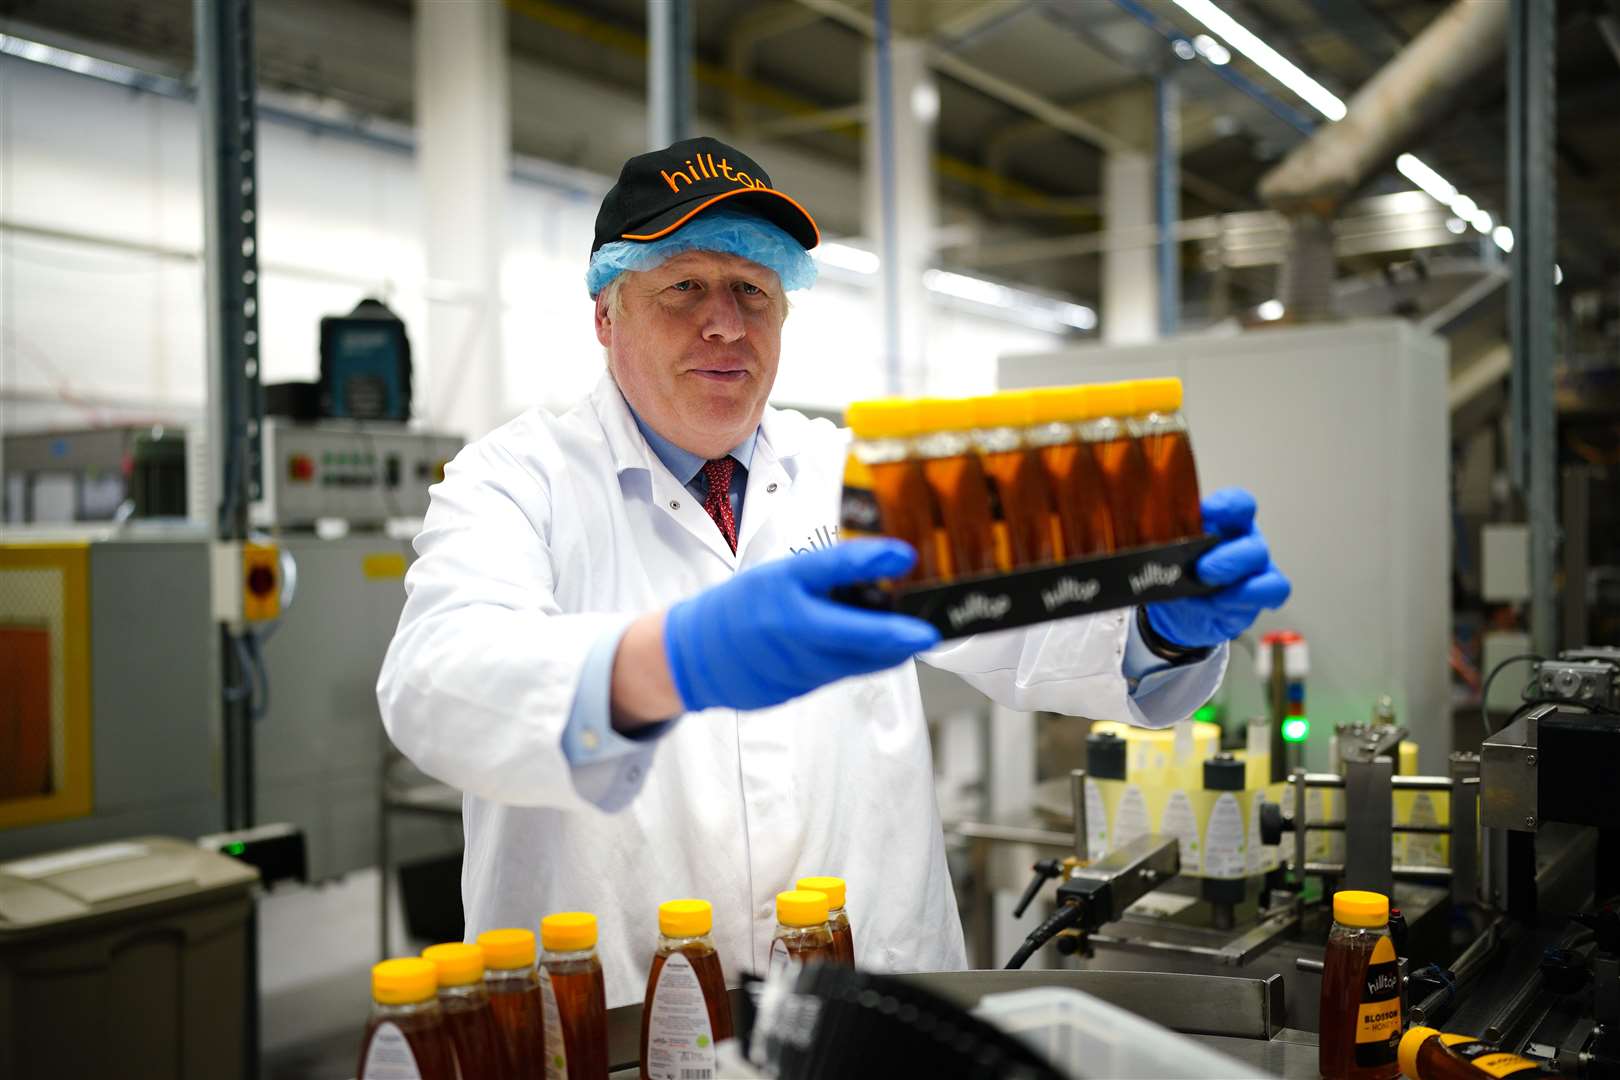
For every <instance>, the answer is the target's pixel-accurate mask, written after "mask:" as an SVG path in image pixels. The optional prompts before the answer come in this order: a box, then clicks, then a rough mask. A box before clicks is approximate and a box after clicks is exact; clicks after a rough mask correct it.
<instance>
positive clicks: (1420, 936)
mask: <svg viewBox="0 0 1620 1080" xmlns="http://www.w3.org/2000/svg"><path fill="white" fill-rule="evenodd" d="M1277 670H1278V672H1279V675H1278V678H1279V680H1281V678H1282V677H1283V676H1282V675H1281V666H1280V665H1279V667H1278V668H1277ZM1524 697H1525V704H1524V706H1523V707H1522V708H1521V709H1519V711H1518V712H1517V713H1516V714H1514V716H1513V718H1512V719H1511V721H1510V722H1509V723H1508V724H1506V725H1505V726H1504V727H1503V728H1502V729H1501V730H1498V731H1495V732H1493V733H1491V734H1490V735H1489V736H1488V737H1487V738H1486V740H1485V742H1484V744H1483V746H1482V748H1481V752H1480V753H1478V754H1474V753H1460V752H1459V753H1454V754H1451V755H1450V760H1449V768H1448V771H1447V774H1446V775H1444V776H1422V775H1413V774H1411V773H1410V772H1408V771H1406V770H1403V769H1402V764H1403V759H1404V760H1405V763H1406V764H1407V766H1408V767H1410V765H1411V763H1412V762H1413V761H1415V757H1416V755H1415V754H1413V753H1410V752H1403V749H1402V748H1403V745H1406V746H1409V743H1407V742H1406V740H1407V737H1408V733H1407V730H1406V729H1405V728H1404V727H1402V726H1401V725H1399V724H1398V723H1395V722H1393V718H1392V717H1390V716H1389V715H1388V706H1387V702H1385V703H1383V704H1382V715H1378V714H1377V713H1375V715H1374V717H1373V718H1372V720H1371V721H1370V722H1368V723H1366V724H1359V725H1354V726H1345V727H1341V728H1339V729H1337V730H1336V732H1335V737H1334V740H1333V741H1334V746H1333V748H1332V757H1333V759H1334V760H1335V761H1336V762H1337V763H1338V768H1337V770H1336V771H1332V772H1312V771H1309V770H1307V769H1305V768H1304V767H1302V766H1300V765H1298V764H1293V765H1290V764H1289V762H1288V760H1287V755H1286V752H1285V755H1284V757H1283V759H1282V760H1280V761H1278V763H1277V764H1278V767H1277V769H1276V773H1275V775H1277V776H1279V779H1278V780H1277V781H1271V777H1270V775H1259V776H1257V775H1256V768H1255V765H1256V763H1257V760H1258V762H1259V763H1261V768H1262V769H1265V770H1267V771H1268V772H1269V768H1270V763H1269V762H1266V761H1265V759H1266V757H1267V755H1266V754H1264V753H1255V752H1254V751H1257V750H1264V749H1265V748H1264V746H1263V745H1261V746H1257V745H1256V740H1254V739H1253V738H1251V741H1250V749H1251V753H1250V754H1248V755H1243V756H1246V757H1247V758H1248V760H1247V761H1243V760H1241V758H1240V757H1239V756H1236V755H1230V754H1216V755H1212V756H1210V757H1208V758H1206V759H1205V761H1204V762H1203V766H1204V768H1203V772H1204V777H1205V780H1206V781H1207V782H1206V784H1205V785H1204V787H1205V790H1204V791H1202V792H1173V793H1172V799H1173V798H1175V797H1184V796H1187V795H1194V796H1196V795H1198V794H1203V795H1205V796H1213V797H1214V801H1216V802H1218V801H1219V800H1220V798H1221V796H1222V795H1235V796H1237V800H1236V801H1237V802H1238V803H1239V804H1240V805H1242V806H1244V807H1245V808H1246V809H1247V810H1248V811H1249V812H1248V814H1247V819H1246V820H1245V821H1244V826H1245V829H1246V830H1247V836H1246V837H1245V840H1249V841H1254V840H1257V841H1258V842H1259V845H1260V852H1259V853H1254V852H1253V851H1252V850H1250V851H1245V852H1244V853H1243V855H1244V858H1243V861H1242V862H1241V867H1242V870H1243V872H1242V873H1228V872H1226V867H1223V866H1222V865H1221V861H1220V856H1219V854H1218V853H1217V852H1215V851H1214V848H1215V847H1216V846H1217V845H1215V844H1212V843H1211V842H1210V837H1211V836H1212V835H1215V834H1217V833H1218V832H1219V830H1218V829H1216V830H1209V829H1206V830H1204V831H1203V832H1201V833H1194V834H1193V835H1194V836H1195V837H1196V839H1194V840H1192V841H1191V842H1189V841H1188V839H1187V836H1186V835H1182V836H1180V837H1178V836H1176V835H1172V834H1171V829H1172V828H1174V825H1173V823H1172V824H1171V825H1166V824H1165V822H1166V821H1167V820H1169V819H1170V817H1172V816H1173V815H1166V814H1165V813H1164V812H1163V810H1162V809H1161V811H1160V812H1159V814H1158V816H1157V817H1156V818H1154V817H1153V816H1152V815H1151V814H1150V817H1149V820H1150V821H1152V822H1155V823H1156V826H1157V828H1158V829H1160V830H1161V831H1155V832H1146V833H1138V834H1136V835H1134V836H1126V837H1124V838H1123V842H1117V843H1116V842H1114V841H1115V838H1117V837H1119V836H1120V829H1119V827H1118V826H1119V824H1120V822H1121V820H1122V819H1126V818H1129V817H1130V816H1131V812H1130V810H1129V808H1128V804H1127V800H1125V799H1121V798H1119V797H1117V795H1115V794H1113V793H1110V792H1109V791H1108V788H1109V786H1110V785H1119V786H1124V785H1125V784H1127V783H1129V781H1130V780H1131V779H1132V776H1131V772H1130V769H1129V768H1127V769H1126V770H1125V774H1124V776H1123V777H1121V776H1120V771H1121V770H1120V768H1119V758H1120V757H1121V754H1120V747H1119V746H1117V745H1116V743H1118V742H1119V741H1121V740H1118V739H1117V736H1115V735H1114V734H1113V733H1112V732H1111V731H1109V730H1107V729H1106V728H1105V729H1104V730H1103V731H1102V732H1101V733H1095V732H1094V734H1093V735H1092V736H1091V738H1090V740H1089V742H1088V761H1087V766H1088V767H1087V769H1077V770H1074V771H1073V773H1072V774H1071V775H1070V777H1069V778H1068V787H1069V793H1070V796H1071V797H1070V800H1069V802H1070V808H1069V809H1070V813H1072V816H1073V822H1074V829H1073V832H1072V834H1065V833H1059V832H1056V831H1055V830H1053V831H1045V830H1036V829H1024V830H1017V829H1003V830H1001V831H1000V832H999V833H998V832H997V829H996V828H995V827H993V826H971V825H967V826H961V827H959V829H958V832H959V833H960V834H961V835H964V836H966V837H968V838H969V839H970V840H974V839H977V840H979V841H982V842H986V843H989V844H994V843H997V842H1011V843H1015V844H1021V845H1028V844H1034V845H1045V844H1050V845H1054V846H1055V844H1056V843H1063V844H1065V845H1066V846H1067V847H1068V854H1067V855H1066V857H1063V858H1051V859H1044V860H1041V861H1038V862H1036V863H1035V865H1034V879H1033V880H1032V881H1031V882H1030V884H1029V887H1028V888H1027V889H1026V891H1025V893H1024V895H1023V897H1022V899H1021V902H1020V904H1019V906H1018V912H1017V913H1018V914H1020V915H1021V914H1023V911H1024V909H1025V908H1026V907H1028V906H1030V905H1031V904H1032V903H1033V902H1034V900H1035V899H1036V898H1037V897H1038V896H1040V895H1041V894H1042V893H1043V892H1044V891H1046V890H1045V885H1046V883H1047V882H1048V881H1049V880H1053V879H1055V881H1056V888H1055V895H1053V896H1052V900H1053V903H1052V906H1051V914H1050V915H1049V916H1048V917H1046V918H1044V919H1041V920H1039V924H1038V925H1037V926H1036V927H1035V928H1034V929H1033V930H1032V931H1031V932H1030V933H1029V935H1028V937H1027V939H1026V940H1025V941H1024V942H1023V944H1022V945H1021V946H1020V947H1019V948H1018V949H1017V951H1016V952H1015V953H1014V955H1013V956H1012V957H1011V959H1010V960H1009V961H1007V963H1006V967H1008V968H1012V969H1017V968H1021V967H1023V966H1024V965H1025V964H1026V962H1028V961H1030V959H1031V958H1032V957H1035V956H1038V955H1041V956H1045V957H1046V958H1047V959H1050V954H1049V953H1047V952H1044V950H1055V951H1056V952H1058V953H1059V954H1062V955H1065V956H1074V957H1079V958H1081V959H1080V960H1079V961H1078V965H1079V967H1080V970H1063V971H1043V972H1038V973H1037V972H1033V971H1030V972H1023V973H1020V974H1021V975H1022V976H1023V977H1024V978H1026V979H1033V980H1039V981H1041V982H1043V983H1044V984H1048V985H1051V984H1057V985H1068V984H1069V983H1068V982H1067V981H1066V980H1068V979H1069V978H1070V977H1075V978H1077V979H1090V980H1092V982H1090V983H1089V984H1088V983H1085V982H1080V981H1076V982H1074V983H1073V985H1076V986H1082V987H1085V988H1088V989H1092V990H1093V991H1094V992H1098V993H1101V994H1104V995H1105V996H1106V995H1108V994H1109V993H1110V990H1111V988H1120V987H1123V988H1127V992H1128V988H1129V985H1130V984H1129V982H1128V980H1129V979H1131V978H1141V977H1146V976H1148V975H1149V973H1151V975H1152V977H1153V978H1156V979H1160V980H1162V981H1163V982H1162V985H1161V986H1160V988H1159V991H1158V992H1159V993H1160V994H1161V995H1167V996H1168V997H1167V1000H1175V1001H1179V1002H1182V1003H1183V1005H1185V1006H1187V1007H1189V1008H1192V1006H1191V1005H1190V1003H1191V1001H1192V1000H1193V999H1195V998H1196V997H1197V996H1198V995H1199V994H1202V993H1207V992H1211V991H1212V990H1215V988H1216V987H1223V988H1224V989H1219V990H1217V991H1216V992H1223V993H1224V992H1227V991H1228V990H1230V991H1232V992H1234V993H1236V994H1237V996H1238V998H1242V997H1243V996H1244V994H1248V993H1249V990H1254V994H1251V995H1250V996H1255V997H1256V1000H1257V1001H1264V1002H1265V1003H1266V1004H1265V1006H1264V1008H1263V1009H1262V1010H1261V1012H1260V1013H1257V1016H1263V1020H1262V1021H1261V1022H1260V1023H1259V1024H1258V1025H1257V1026H1258V1033H1257V1034H1255V1035H1252V1036H1251V1037H1250V1038H1247V1039H1233V1038H1228V1037H1224V1036H1221V1035H1219V1034H1217V1035H1211V1034H1210V1032H1212V1031H1215V1030H1216V1029H1218V1028H1220V1026H1221V1025H1220V1024H1218V1023H1216V1024H1211V1023H1210V1022H1209V1021H1207V1020H1201V1019H1200V1018H1199V1017H1200V1015H1201V1014H1200V1012H1199V1010H1197V1009H1196V1008H1194V1009H1193V1011H1192V1012H1185V1011H1184V1012H1182V1013H1181V1014H1179V1015H1177V1014H1175V1013H1174V1011H1173V1010H1160V1012H1161V1015H1162V1014H1163V1013H1164V1012H1170V1013H1171V1015H1163V1016H1162V1020H1161V1022H1164V1023H1166V1024H1167V1026H1170V1027H1173V1028H1177V1029H1179V1030H1182V1031H1184V1032H1190V1033H1193V1034H1194V1035H1195V1036H1198V1035H1202V1036H1205V1037H1207V1038H1210V1039H1212V1040H1213V1041H1214V1042H1215V1043H1217V1044H1219V1045H1220V1048H1221V1049H1222V1050H1223V1051H1225V1052H1227V1053H1229V1054H1233V1055H1235V1056H1237V1057H1239V1058H1240V1059H1242V1060H1247V1061H1249V1062H1251V1063H1253V1064H1255V1065H1256V1066H1258V1067H1261V1068H1264V1069H1266V1070H1267V1071H1269V1072H1272V1073H1275V1074H1278V1075H1283V1076H1295V1075H1298V1076H1315V1075H1317V1073H1316V1051H1315V1036H1314V1034H1312V1033H1313V1032H1314V1031H1315V1030H1316V1029H1317V1022H1316V1019H1317V1018H1316V1008H1317V999H1318V995H1319V991H1320V972H1321V954H1322V948H1323V944H1324V943H1325V941H1326V937H1327V930H1328V926H1329V924H1330V922H1331V917H1330V914H1329V908H1330V906H1331V905H1330V903H1329V901H1330V900H1331V896H1332V893H1333V892H1334V891H1336V890H1338V889H1342V888H1355V889H1369V890H1373V891H1376V892H1382V893H1385V894H1386V895H1389V896H1390V897H1391V898H1392V906H1393V907H1394V908H1398V909H1399V915H1398V916H1396V917H1394V918H1392V931H1393V933H1394V935H1395V938H1396V941H1397V943H1398V947H1399V950H1400V955H1401V966H1402V970H1403V972H1404V989H1405V1002H1406V1010H1405V1011H1406V1022H1407V1023H1421V1024H1425V1025H1428V1026H1431V1027H1438V1028H1441V1029H1443V1030H1447V1031H1458V1032H1464V1033H1468V1034H1474V1035H1479V1036H1481V1037H1483V1038H1486V1039H1488V1040H1490V1041H1492V1042H1496V1043H1498V1044H1500V1045H1501V1046H1502V1047H1503V1048H1504V1049H1508V1050H1512V1051H1514V1052H1517V1053H1520V1054H1522V1055H1524V1056H1527V1057H1531V1058H1536V1059H1540V1060H1544V1061H1546V1062H1547V1063H1549V1065H1551V1066H1554V1067H1556V1068H1557V1069H1559V1070H1560V1071H1562V1072H1566V1073H1568V1074H1570V1075H1573V1076H1584V1077H1595V1078H1596V1077H1613V1076H1620V848H1617V846H1616V837H1617V836H1620V834H1617V833H1616V832H1615V828H1616V826H1617V825H1620V803H1617V800H1616V799H1615V797H1614V792H1613V784H1614V782H1615V780H1616V779H1620V650H1616V649H1608V648H1590V649H1579V650H1571V651H1568V652H1565V653H1562V654H1560V655H1559V656H1558V657H1557V658H1556V659H1551V660H1543V661H1539V662H1538V663H1536V664H1535V666H1534V668H1533V677H1532V679H1531V680H1530V682H1529V684H1528V685H1527V686H1526V687H1525V691H1524ZM1279 721H1285V717H1278V716H1274V717H1271V718H1268V719H1267V721H1266V726H1267V727H1268V728H1269V729H1271V730H1273V731H1275V730H1277V729H1278V728H1279V726H1280V723H1279ZM1183 737H1184V738H1185V736H1183ZM1168 738H1170V739H1175V738H1176V736H1174V735H1171V736H1168ZM1161 745H1163V744H1161ZM1196 745H1197V744H1196V743H1189V742H1184V743H1183V746H1184V747H1186V746H1196ZM1172 753H1173V751H1172ZM1138 760H1143V761H1147V760H1149V759H1148V758H1146V757H1140V758H1139V755H1137V753H1136V752H1135V751H1134V750H1133V752H1132V755H1131V761H1132V763H1133V764H1134V763H1135V762H1137V761H1138ZM1171 769H1172V771H1173V770H1174V769H1175V765H1174V764H1173V763H1172V765H1171ZM1099 773H1100V774H1101V776H1100V777H1099V775H1098V774H1099ZM1223 773H1224V774H1227V775H1228V776H1230V777H1231V780H1232V782H1231V783H1226V782H1224V781H1223V779H1222V774H1223ZM1143 779H1156V778H1154V777H1143ZM1223 788H1224V789H1227V790H1222V789H1223ZM1239 789H1241V790H1239ZM1152 801H1153V800H1152V797H1151V796H1150V797H1149V798H1148V802H1149V804H1151V803H1152ZM1194 802H1195V803H1196V798H1195V799H1194ZM1122 806H1123V807H1126V809H1125V810H1123V811H1122V809H1121V807H1122ZM1099 809H1102V812H1103V813H1104V814H1105V815H1106V816H1107V818H1108V820H1107V821H1106V823H1104V824H1100V823H1099V822H1098V821H1097V820H1096V815H1097V814H1098V812H1099ZM1208 813H1209V812H1208V811H1205V810H1203V809H1201V808H1199V807H1197V806H1196V805H1195V806H1194V814H1195V816H1196V817H1197V818H1198V819H1199V820H1200V821H1204V820H1205V819H1206V818H1207V816H1208ZM1129 831H1130V826H1129V825H1127V832H1129ZM1099 836H1107V837H1108V838H1109V842H1108V843H1107V844H1106V845H1103V850H1101V851H1099V845H1098V843H1097V838H1098V837H1099ZM1200 841H1202V842H1200ZM976 865H978V866H980V867H983V866H984V865H985V861H984V860H982V859H980V860H978V861H977V863H976ZM998 959H999V958H998ZM982 962H983V957H982V953H981V957H980V963H981V964H982ZM1171 973H1179V974H1171ZM1006 974H1007V975H1009V976H1010V975H1011V974H1012V973H1011V972H1008V973H1006ZM974 975H975V976H977V977H979V978H981V979H983V978H987V977H991V976H988V975H987V973H974ZM1222 977H1224V978H1226V979H1227V980H1229V982H1226V983H1220V984H1215V983H1206V980H1209V979H1212V978H1222ZM1256 978H1257V979H1258V986H1257V987H1250V988H1249V989H1240V986H1239V984H1242V983H1245V982H1248V981H1251V980H1254V979H1256ZM1178 979H1179V980H1182V984H1180V985H1178V983H1177V980H1178ZM1109 980H1127V981H1119V982H1115V983H1110V982H1109ZM987 985H988V984H987ZM1201 1024H1202V1025H1203V1026H1202V1027H1201V1026H1200V1025H1201Z"/></svg>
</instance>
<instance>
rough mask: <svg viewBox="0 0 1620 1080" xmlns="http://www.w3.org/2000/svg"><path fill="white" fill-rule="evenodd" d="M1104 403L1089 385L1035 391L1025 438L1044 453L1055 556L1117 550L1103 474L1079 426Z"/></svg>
mask: <svg viewBox="0 0 1620 1080" xmlns="http://www.w3.org/2000/svg"><path fill="white" fill-rule="evenodd" d="M1100 404H1101V402H1100V401H1099V399H1098V398H1097V396H1096V395H1095V394H1093V393H1092V387H1089V386H1056V387H1050V388H1047V389H1042V390H1036V391H1034V392H1033V397H1032V398H1031V401H1030V425H1029V427H1028V428H1026V429H1025V432H1024V441H1025V443H1026V445H1028V446H1030V447H1031V448H1033V449H1034V450H1035V452H1036V453H1037V454H1038V455H1039V456H1040V461H1041V465H1042V466H1044V468H1045V470H1046V478H1047V482H1048V483H1049V484H1050V485H1051V489H1052V503H1053V521H1052V528H1053V532H1054V534H1055V537H1056V538H1055V541H1054V545H1053V550H1054V554H1055V556H1056V558H1058V559H1062V560H1067V559H1081V558H1085V557H1086V556H1088V555H1106V554H1107V553H1109V552H1111V551H1113V550H1114V547H1115V545H1114V523H1113V518H1112V516H1111V515H1110V514H1109V509H1108V499H1107V493H1106V491H1105V490H1104V488H1103V482H1102V473H1101V472H1100V471H1099V470H1098V467H1097V460H1096V458H1094V457H1093V456H1092V454H1091V448H1090V446H1088V445H1087V444H1085V443H1083V442H1081V441H1080V433H1079V429H1078V425H1080V424H1083V423H1086V422H1089V421H1091V420H1095V419H1097V416H1098V412H1097V409H1098V408H1099V407H1100Z"/></svg>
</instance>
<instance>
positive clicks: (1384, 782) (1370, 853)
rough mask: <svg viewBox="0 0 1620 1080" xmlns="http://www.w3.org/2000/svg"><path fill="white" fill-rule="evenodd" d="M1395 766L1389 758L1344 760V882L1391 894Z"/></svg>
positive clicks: (1350, 886) (1355, 887)
mask: <svg viewBox="0 0 1620 1080" xmlns="http://www.w3.org/2000/svg"><path fill="white" fill-rule="evenodd" d="M1394 774H1395V765H1394V762H1392V761H1391V760H1390V759H1389V758H1388V757H1377V758H1373V759H1371V760H1366V761H1356V760H1354V759H1351V758H1347V759H1346V761H1345V763H1344V817H1345V821H1347V822H1349V823H1350V828H1348V829H1346V830H1345V834H1344V884H1345V886H1346V887H1348V888H1352V889H1366V890H1368V891H1370V892H1376V893H1382V894H1384V895H1385V896H1388V895H1389V893H1390V889H1391V887H1392V886H1393V884H1394V877H1393V876H1392V874H1391V865H1390V864H1391V863H1392V862H1393V857H1392V854H1391V851H1390V845H1389V837H1390V829H1391V826H1392V825H1394V815H1395V810H1394V799H1393V798H1392V793H1391V787H1390V780H1391V778H1392V777H1393V776H1394Z"/></svg>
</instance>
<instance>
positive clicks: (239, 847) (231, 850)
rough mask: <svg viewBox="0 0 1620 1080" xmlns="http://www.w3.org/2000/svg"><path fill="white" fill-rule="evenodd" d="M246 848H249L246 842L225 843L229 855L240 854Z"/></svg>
mask: <svg viewBox="0 0 1620 1080" xmlns="http://www.w3.org/2000/svg"><path fill="white" fill-rule="evenodd" d="M246 850H247V845H246V844H241V843H237V844H226V845H225V853H226V854H228V855H240V854H242V852H244V851H246Z"/></svg>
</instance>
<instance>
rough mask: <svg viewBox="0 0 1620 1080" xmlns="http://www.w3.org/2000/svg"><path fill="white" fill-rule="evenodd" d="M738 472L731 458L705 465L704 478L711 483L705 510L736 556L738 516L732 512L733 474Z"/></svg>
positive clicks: (734, 460) (716, 460)
mask: <svg viewBox="0 0 1620 1080" xmlns="http://www.w3.org/2000/svg"><path fill="white" fill-rule="evenodd" d="M736 471H737V461H736V459H735V458H731V457H723V458H716V459H715V460H714V461H706V462H704V463H703V476H704V478H705V479H707V480H708V482H709V493H708V495H707V496H706V497H705V498H704V500H703V509H704V510H706V511H708V514H709V516H710V517H712V518H714V523H715V524H716V525H718V526H720V535H722V536H724V537H725V538H726V543H728V544H730V545H731V552H732V554H734V555H735V554H736V553H737V515H735V514H733V513H732V512H731V474H732V473H734V472H736Z"/></svg>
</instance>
